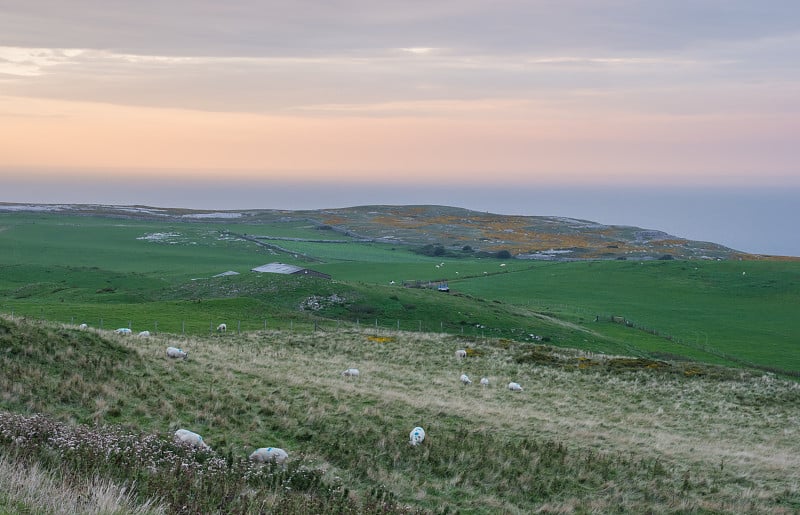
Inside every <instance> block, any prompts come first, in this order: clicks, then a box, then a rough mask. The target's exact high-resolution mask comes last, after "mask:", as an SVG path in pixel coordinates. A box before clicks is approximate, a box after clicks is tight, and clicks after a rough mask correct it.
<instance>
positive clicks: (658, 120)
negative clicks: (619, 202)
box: [0, 97, 800, 185]
mask: <svg viewBox="0 0 800 515" xmlns="http://www.w3.org/2000/svg"><path fill="white" fill-rule="evenodd" d="M394 108H395V109H397V108H398V107H397V106H395V107H394ZM414 108H416V109H423V108H425V106H424V105H423V106H420V105H419V103H417V104H415V105H414ZM0 109H2V110H3V111H4V112H12V110H14V109H16V110H18V111H20V112H22V113H24V114H17V115H11V116H8V115H6V116H4V117H2V118H0V120H2V122H0V138H2V140H3V141H5V142H7V143H8V142H13V144H6V145H3V146H2V147H0V162H1V163H2V166H3V168H5V169H12V168H18V169H47V170H51V172H50V173H51V174H52V173H56V174H57V173H74V172H75V171H76V170H82V171H83V174H84V175H87V176H92V175H94V173H93V171H96V173H99V174H107V173H108V172H109V171H115V173H118V174H122V175H127V176H134V177H139V178H141V179H142V180H147V179H148V178H152V177H161V176H162V175H163V174H164V171H165V170H172V171H171V172H169V173H170V174H172V175H174V177H176V178H177V177H195V178H202V177H212V178H213V177H215V176H217V175H218V174H219V173H220V171H225V173H226V174H233V175H235V176H237V177H239V178H250V179H254V180H267V179H270V178H278V179H286V178H287V177H286V175H287V173H290V174H291V177H292V178H293V179H294V180H299V181H303V180H320V179H324V178H329V179H330V178H336V179H337V180H341V181H345V182H350V181H369V182H376V183H390V184H391V183H396V182H401V183H402V182H404V181H409V180H412V181H420V182H422V183H438V184H443V183H448V182H452V181H459V182H460V183H465V184H480V183H481V182H484V181H487V180H488V181H495V180H504V181H508V182H513V183H519V184H570V183H580V184H606V183H608V182H616V181H627V182H628V183H634V184H637V185H644V184H667V185H679V184H713V183H714V182H716V181H719V180H729V181H730V183H731V184H748V183H749V182H750V181H751V180H752V181H757V182H758V183H760V184H764V183H771V184H780V183H792V184H797V183H798V182H800V181H798V178H797V176H796V173H795V171H796V170H795V167H794V162H795V161H793V160H791V158H792V157H793V155H794V154H795V153H796V150H795V149H794V148H792V143H793V139H794V134H797V133H798V132H800V121H799V120H798V119H796V118H793V117H788V116H784V115H780V114H774V115H772V116H769V117H766V116H764V117H758V118H757V117H753V116H751V115H729V114H716V113H715V114H709V115H705V116H690V115H684V114H677V115H669V114H656V115H646V114H642V113H628V112H617V113H608V112H606V111H601V112H591V111H586V110H584V111H580V110H577V109H576V110H572V111H569V110H566V109H565V110H562V111H560V112H555V111H554V110H553V109H548V108H545V109H541V108H539V106H530V105H524V104H520V105H516V106H512V105H508V104H507V103H506V104H504V103H502V102H501V103H493V102H490V101H487V102H480V101H477V102H474V103H473V105H466V106H464V105H453V106H447V105H444V106H438V107H435V108H433V109H430V110H429V112H427V113H426V114H425V115H420V114H416V113H412V114H404V113H400V114H397V115H392V116H385V117H366V116H364V115H363V114H361V113H356V114H346V115H343V116H342V115H339V116H319V115H317V116H314V115H294V116H289V115H281V116H275V115H270V114H260V113H229V112H208V111H199V110H188V109H174V108H162V107H132V106H120V105H113V104H106V103H92V102H84V101H65V100H50V99H47V100H42V99H28V98H24V97H22V98H19V97H4V98H2V99H0ZM700 142H702V144H700ZM59 170H61V171H60V172H59ZM125 170H127V172H125Z"/></svg>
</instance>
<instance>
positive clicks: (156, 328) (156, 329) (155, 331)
mask: <svg viewBox="0 0 800 515" xmlns="http://www.w3.org/2000/svg"><path fill="white" fill-rule="evenodd" d="M153 332H154V333H158V320H156V327H155V330H154V331H153Z"/></svg>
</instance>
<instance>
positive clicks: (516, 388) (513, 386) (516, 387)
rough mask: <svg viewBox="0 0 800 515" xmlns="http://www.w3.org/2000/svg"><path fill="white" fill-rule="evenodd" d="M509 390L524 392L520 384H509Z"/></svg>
mask: <svg viewBox="0 0 800 515" xmlns="http://www.w3.org/2000/svg"><path fill="white" fill-rule="evenodd" d="M508 389H509V390H511V391H512V392H521V391H522V387H521V386H520V385H519V383H508Z"/></svg>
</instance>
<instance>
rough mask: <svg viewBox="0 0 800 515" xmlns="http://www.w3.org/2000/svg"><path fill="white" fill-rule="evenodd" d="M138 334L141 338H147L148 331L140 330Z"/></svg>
mask: <svg viewBox="0 0 800 515" xmlns="http://www.w3.org/2000/svg"><path fill="white" fill-rule="evenodd" d="M139 336H141V337H142V338H148V337H149V336H150V331H140V332H139Z"/></svg>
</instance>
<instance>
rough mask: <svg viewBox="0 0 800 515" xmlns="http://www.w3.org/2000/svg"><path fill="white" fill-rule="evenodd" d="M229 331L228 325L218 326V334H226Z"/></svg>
mask: <svg viewBox="0 0 800 515" xmlns="http://www.w3.org/2000/svg"><path fill="white" fill-rule="evenodd" d="M227 330H228V325H227V324H219V325H218V326H217V332H219V333H224V332H226V331H227Z"/></svg>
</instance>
